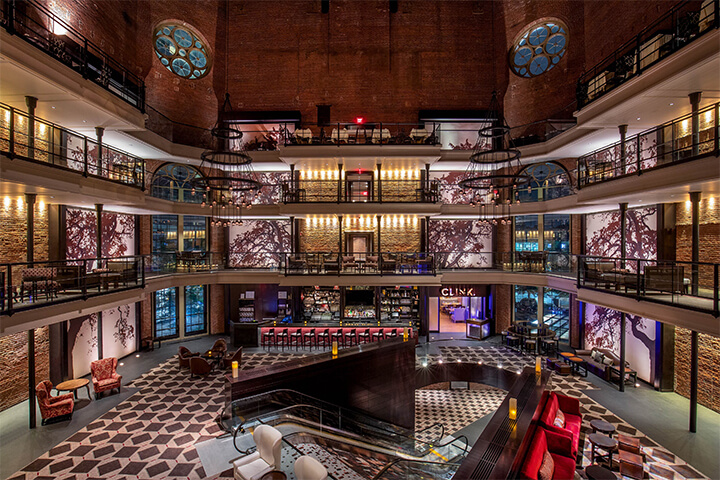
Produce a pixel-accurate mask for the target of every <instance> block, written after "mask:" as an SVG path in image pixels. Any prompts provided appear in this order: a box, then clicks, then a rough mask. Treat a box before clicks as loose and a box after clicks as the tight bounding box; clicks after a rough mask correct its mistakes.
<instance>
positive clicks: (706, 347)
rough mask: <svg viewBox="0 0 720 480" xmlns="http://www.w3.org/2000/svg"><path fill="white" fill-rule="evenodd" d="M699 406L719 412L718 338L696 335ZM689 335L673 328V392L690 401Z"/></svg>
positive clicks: (719, 362)
mask: <svg viewBox="0 0 720 480" xmlns="http://www.w3.org/2000/svg"><path fill="white" fill-rule="evenodd" d="M698 337H699V338H698V359H699V360H698V403H699V404H700V405H704V406H706V407H707V408H710V409H712V410H714V411H716V412H719V413H720V338H718V337H713V336H712V335H706V334H704V333H701V334H699V336H698ZM690 339H691V332H690V330H687V329H685V328H680V327H676V328H675V391H676V392H677V393H679V394H680V395H682V396H683V397H687V398H690Z"/></svg>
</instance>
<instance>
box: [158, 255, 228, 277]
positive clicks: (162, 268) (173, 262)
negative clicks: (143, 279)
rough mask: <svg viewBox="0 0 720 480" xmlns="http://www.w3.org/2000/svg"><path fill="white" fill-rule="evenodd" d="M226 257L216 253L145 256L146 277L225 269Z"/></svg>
mask: <svg viewBox="0 0 720 480" xmlns="http://www.w3.org/2000/svg"><path fill="white" fill-rule="evenodd" d="M226 262H227V257H226V256H225V255H224V254H222V253H217V252H200V251H188V252H162V253H153V254H151V255H147V256H146V259H145V272H146V275H147V276H152V275H160V274H170V273H194V272H209V271H214V270H222V269H225V268H227V265H226Z"/></svg>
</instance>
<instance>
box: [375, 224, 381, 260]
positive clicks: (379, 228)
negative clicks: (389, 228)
mask: <svg viewBox="0 0 720 480" xmlns="http://www.w3.org/2000/svg"><path fill="white" fill-rule="evenodd" d="M375 219H376V220H377V232H378V234H377V237H378V240H377V243H378V255H379V257H378V259H380V258H381V257H382V255H380V254H381V253H382V247H381V246H380V245H381V243H380V232H381V231H382V215H376V216H375ZM378 268H379V264H378Z"/></svg>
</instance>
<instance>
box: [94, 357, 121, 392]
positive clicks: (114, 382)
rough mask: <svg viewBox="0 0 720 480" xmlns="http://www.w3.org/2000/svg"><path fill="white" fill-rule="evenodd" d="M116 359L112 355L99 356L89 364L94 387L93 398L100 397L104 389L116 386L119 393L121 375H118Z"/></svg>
mask: <svg viewBox="0 0 720 480" xmlns="http://www.w3.org/2000/svg"><path fill="white" fill-rule="evenodd" d="M117 364H118V360H117V358H114V357H109V358H101V359H100V360H95V361H94V362H92V363H91V364H90V372H91V373H92V384H93V388H94V389H95V398H96V399H98V398H100V394H101V393H102V392H104V391H106V390H112V389H114V388H117V390H118V393H120V385H121V381H122V375H118V373H117V372H116V371H115V370H116V369H117Z"/></svg>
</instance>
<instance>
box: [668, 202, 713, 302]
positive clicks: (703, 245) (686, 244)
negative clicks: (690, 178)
mask: <svg viewBox="0 0 720 480" xmlns="http://www.w3.org/2000/svg"><path fill="white" fill-rule="evenodd" d="M699 219H700V249H699V253H700V255H699V256H700V258H699V260H700V261H701V262H708V263H720V198H717V197H713V198H705V199H701V200H700V216H699ZM675 222H676V232H677V233H676V235H677V236H676V248H677V254H676V255H677V257H676V258H677V260H678V261H686V262H689V261H691V260H692V225H691V224H692V207H691V205H690V202H685V203H678V204H676V209H675ZM685 270H686V271H685V277H687V278H689V277H690V271H689V266H686V267H685ZM698 273H699V280H700V287H701V288H712V285H713V278H714V277H713V276H714V272H713V269H712V267H711V266H703V265H701V266H700V267H699V272H698Z"/></svg>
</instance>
